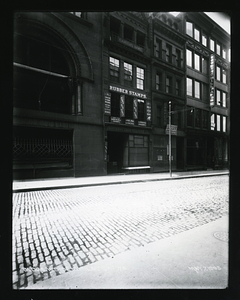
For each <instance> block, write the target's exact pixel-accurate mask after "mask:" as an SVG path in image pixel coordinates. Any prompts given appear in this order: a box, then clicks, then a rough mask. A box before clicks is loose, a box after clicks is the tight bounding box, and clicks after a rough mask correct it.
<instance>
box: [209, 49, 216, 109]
mask: <svg viewBox="0 0 240 300" xmlns="http://www.w3.org/2000/svg"><path fill="white" fill-rule="evenodd" d="M214 74H215V55H214V54H211V55H210V76H209V78H210V83H209V87H210V106H211V107H213V106H214V104H215V100H214V97H215V89H214Z"/></svg>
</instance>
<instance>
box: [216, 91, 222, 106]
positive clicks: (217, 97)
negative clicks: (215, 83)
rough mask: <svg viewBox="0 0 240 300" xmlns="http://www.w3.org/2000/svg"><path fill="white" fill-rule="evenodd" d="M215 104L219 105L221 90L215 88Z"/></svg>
mask: <svg viewBox="0 0 240 300" xmlns="http://www.w3.org/2000/svg"><path fill="white" fill-rule="evenodd" d="M216 104H217V105H221V91H220V90H216Z"/></svg>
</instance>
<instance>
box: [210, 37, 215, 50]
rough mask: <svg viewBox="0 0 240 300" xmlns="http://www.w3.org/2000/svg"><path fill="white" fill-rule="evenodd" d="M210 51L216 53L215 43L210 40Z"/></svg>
mask: <svg viewBox="0 0 240 300" xmlns="http://www.w3.org/2000/svg"><path fill="white" fill-rule="evenodd" d="M210 50H212V51H215V42H214V40H212V39H211V38H210Z"/></svg>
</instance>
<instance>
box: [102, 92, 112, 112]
mask: <svg viewBox="0 0 240 300" xmlns="http://www.w3.org/2000/svg"><path fill="white" fill-rule="evenodd" d="M104 97H105V108H104V112H105V115H109V116H110V115H111V94H110V93H106V92H105V95H104Z"/></svg>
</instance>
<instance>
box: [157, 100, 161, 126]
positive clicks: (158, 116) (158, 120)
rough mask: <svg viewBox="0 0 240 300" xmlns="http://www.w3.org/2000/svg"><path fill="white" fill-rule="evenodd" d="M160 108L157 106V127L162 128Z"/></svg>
mask: <svg viewBox="0 0 240 300" xmlns="http://www.w3.org/2000/svg"><path fill="white" fill-rule="evenodd" d="M161 122H162V107H161V106H160V105H158V106H157V126H162V123H161Z"/></svg>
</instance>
